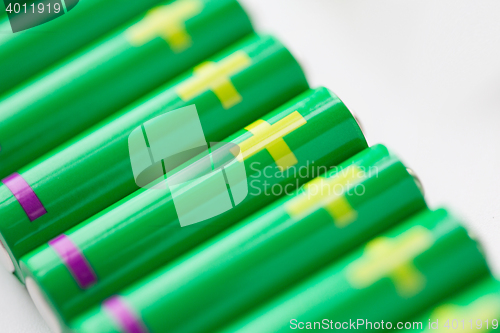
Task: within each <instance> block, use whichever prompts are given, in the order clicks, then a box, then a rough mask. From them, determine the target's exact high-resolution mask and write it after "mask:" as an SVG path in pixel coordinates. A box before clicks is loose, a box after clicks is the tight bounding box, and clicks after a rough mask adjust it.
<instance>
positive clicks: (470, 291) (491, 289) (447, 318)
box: [408, 277, 500, 333]
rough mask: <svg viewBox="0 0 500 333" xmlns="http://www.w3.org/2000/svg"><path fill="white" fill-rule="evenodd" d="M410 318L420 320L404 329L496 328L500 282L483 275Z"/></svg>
mask: <svg viewBox="0 0 500 333" xmlns="http://www.w3.org/2000/svg"><path fill="white" fill-rule="evenodd" d="M429 320H430V321H431V324H432V329H431V330H430V329H429ZM411 321H412V322H421V323H422V326H421V327H418V328H415V329H411V330H408V331H409V332H412V333H416V332H424V331H426V332H429V331H439V332H445V331H448V332H453V331H458V332H471V331H473V332H474V331H476V332H497V331H498V329H499V328H500V283H499V282H498V281H496V280H494V279H493V278H492V277H487V278H485V279H484V280H482V281H480V282H478V283H476V284H474V285H472V286H470V287H469V288H467V289H464V290H463V291H462V292H461V293H459V294H458V295H456V296H454V297H451V298H448V299H446V300H445V301H444V302H441V303H440V304H438V305H436V306H434V307H433V308H432V309H430V310H428V311H426V313H425V314H423V315H422V316H417V317H415V318H413V319H412V320H411ZM495 327H496V328H495Z"/></svg>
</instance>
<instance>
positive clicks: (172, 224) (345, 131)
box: [21, 88, 423, 322]
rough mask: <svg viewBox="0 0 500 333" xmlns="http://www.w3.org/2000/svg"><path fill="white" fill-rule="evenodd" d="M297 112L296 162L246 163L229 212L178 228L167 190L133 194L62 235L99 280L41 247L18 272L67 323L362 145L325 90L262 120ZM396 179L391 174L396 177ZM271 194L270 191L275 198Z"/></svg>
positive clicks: (291, 140) (239, 136)
mask: <svg viewBox="0 0 500 333" xmlns="http://www.w3.org/2000/svg"><path fill="white" fill-rule="evenodd" d="M296 112H298V113H300V115H301V117H303V118H304V119H305V120H306V123H305V124H304V125H302V126H300V127H298V128H296V129H295V130H293V131H291V132H289V133H288V134H286V135H285V136H284V137H283V140H285V142H286V143H287V145H288V146H289V148H290V150H291V151H292V152H294V154H295V156H296V158H297V164H295V165H294V166H292V167H291V168H289V169H287V170H284V171H280V169H279V168H278V167H277V165H276V163H275V161H274V160H273V159H272V157H271V155H270V154H269V152H268V151H267V150H265V149H264V150H261V151H260V152H258V153H257V154H255V155H253V156H251V157H249V158H247V159H245V160H244V163H245V168H246V173H247V179H246V180H245V182H246V183H247V184H249V194H248V196H247V197H246V198H245V199H244V200H243V201H242V202H241V203H240V204H238V205H237V206H235V207H234V208H232V209H231V210H229V211H227V212H225V213H223V214H221V215H218V216H215V217H213V218H210V219H208V220H206V221H202V222H199V223H197V224H194V225H190V226H185V227H181V226H180V224H179V220H178V218H177V213H176V207H175V206H174V203H173V201H172V197H171V195H170V194H169V191H168V190H157V189H152V190H146V191H137V192H136V193H134V194H132V195H131V196H129V197H128V198H126V199H124V200H122V201H121V202H119V203H118V204H116V205H114V206H113V207H112V208H110V209H108V210H107V211H106V212H105V213H103V214H99V215H98V216H96V217H93V218H91V219H89V220H88V221H86V222H84V223H83V224H80V225H78V226H77V227H75V228H73V229H71V230H69V231H68V232H66V233H65V234H66V235H68V236H69V237H70V238H71V239H72V240H73V242H74V243H75V244H76V245H77V246H78V247H79V248H80V249H81V251H82V253H83V254H84V255H85V257H86V258H87V261H88V262H89V264H90V265H91V266H92V267H93V269H94V271H95V273H96V275H97V276H98V282H97V283H96V284H95V285H93V286H91V287H90V288H89V289H87V290H82V289H81V288H80V287H79V286H78V284H77V283H76V282H75V280H74V279H73V277H72V275H71V274H70V272H69V271H68V269H67V268H66V266H65V265H64V264H63V263H62V262H61V259H60V258H59V257H58V255H57V254H56V253H55V252H54V250H53V249H52V248H50V247H49V246H48V245H44V246H42V247H40V248H39V249H37V250H35V251H34V252H32V253H30V254H28V255H27V256H25V257H24V258H23V259H22V261H21V266H22V269H23V273H25V276H30V277H32V278H33V279H34V280H35V281H36V282H37V283H38V285H39V286H40V287H41V288H42V290H43V291H44V293H45V294H46V295H47V297H48V299H49V302H50V303H51V305H52V306H53V308H54V311H55V312H57V313H58V314H59V315H60V316H61V317H62V318H63V319H65V320H66V321H67V322H68V321H69V320H70V319H72V318H73V317H74V316H75V315H77V314H79V313H82V312H84V311H85V310H86V309H88V308H89V307H91V306H92V305H95V304H97V303H98V302H100V301H102V300H104V299H105V298H107V297H109V296H111V295H113V294H114V293H116V292H118V291H119V290H120V289H122V288H124V287H126V286H127V285H129V284H131V283H132V282H134V281H135V280H137V279H139V278H142V277H144V276H145V275H147V274H148V273H151V272H153V271H154V270H156V269H157V268H159V267H161V266H163V265H165V264H166V263H168V262H169V261H171V260H172V259H175V258H176V257H178V256H179V255H181V254H183V253H185V252H186V251H188V250H190V249H192V248H194V247H196V246H197V245H199V244H200V243H202V242H203V241H205V240H207V239H208V238H209V237H211V236H213V235H215V234H216V233H218V232H219V231H221V230H223V229H225V228H227V227H228V226H230V225H232V224H234V223H235V222H237V221H238V220H240V219H242V218H244V217H246V216H248V215H249V214H250V213H252V212H254V211H256V210H258V209H260V208H262V207H263V206H265V205H266V204H268V203H270V202H272V201H274V200H275V199H277V198H278V197H279V196H283V195H284V192H281V194H279V193H278V192H277V189H278V188H279V189H283V188H285V189H287V191H289V192H288V194H292V193H293V190H294V189H295V188H296V186H297V185H301V184H303V183H304V182H306V181H308V180H309V179H311V178H312V177H314V174H315V173H317V172H321V171H322V170H323V171H324V170H327V169H329V168H330V167H331V166H334V165H337V164H338V163H340V162H341V161H343V160H345V159H346V158H348V157H349V156H352V155H354V154H356V153H357V152H359V151H361V150H362V149H363V148H365V147H366V141H365V139H364V137H363V134H362V133H361V130H360V129H359V126H358V124H357V123H356V120H355V119H354V118H353V116H352V115H351V113H350V112H349V111H348V110H347V108H346V107H345V106H344V104H343V103H342V102H341V101H340V100H339V99H338V97H337V96H335V95H334V94H333V93H331V92H330V91H328V90H327V89H325V88H318V89H315V90H309V91H307V92H305V93H303V94H301V95H299V96H297V98H295V99H293V100H291V101H289V102H288V103H286V104H285V105H283V106H281V107H279V108H278V109H276V110H275V111H273V112H271V113H270V114H268V115H266V116H265V117H264V118H262V119H263V120H264V121H266V122H267V123H269V124H271V125H272V124H276V123H277V122H279V121H280V120H282V119H287V117H290V115H295V114H296ZM251 137H252V134H251V133H250V132H249V131H247V130H241V131H239V132H237V133H236V134H234V135H232V136H231V137H229V138H228V139H227V140H225V141H227V142H232V143H235V144H241V143H242V142H244V141H245V140H247V139H248V138H251ZM384 153H386V152H385V150H384ZM238 163H240V162H238ZM228 168H231V167H228ZM403 169H404V168H403ZM299 170H300V173H299ZM318 170H319V171H318ZM226 172H227V173H228V174H230V173H231V170H230V169H229V170H227V168H226ZM400 176H401V175H400V174H398V173H395V177H396V178H397V177H400ZM406 176H407V178H408V177H409V176H408V175H407V174H406ZM401 177H403V178H404V176H401ZM215 180H216V178H215V177H209V178H207V179H205V180H203V182H204V183H205V184H204V188H203V189H206V190H207V191H208V190H209V189H210V188H214V187H215V186H214V181H215ZM205 187H206V188H205ZM406 187H408V188H410V193H409V194H408V196H407V198H410V197H412V198H413V200H414V201H415V202H414V206H416V207H418V206H419V204H420V206H423V199H421V198H420V201H419V199H418V197H419V196H418V195H417V194H416V193H415V191H413V192H411V190H412V188H411V184H406ZM186 188H187V191H186V195H187V196H192V195H194V193H192V192H193V191H198V190H200V188H199V187H194V186H191V184H189V185H186ZM271 188H274V194H273V193H272V192H271ZM405 200H406V199H405ZM405 200H401V202H406V201H405ZM407 204H408V203H407ZM403 206H404V205H401V207H400V209H401V210H403V208H402V207H403ZM409 206H410V205H409V204H408V207H406V206H405V208H408V209H407V210H408V211H411V209H415V207H411V208H410V207H409ZM395 211H397V210H395ZM391 212H392V211H391ZM399 213H402V212H399ZM403 214H407V212H404V213H403ZM388 215H390V214H388Z"/></svg>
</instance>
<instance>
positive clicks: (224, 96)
mask: <svg viewBox="0 0 500 333" xmlns="http://www.w3.org/2000/svg"><path fill="white" fill-rule="evenodd" d="M251 63H252V60H251V59H250V57H249V56H248V55H247V54H246V53H245V52H243V51H237V52H235V53H233V54H232V55H230V56H228V57H226V58H224V59H222V60H221V61H219V62H217V63H215V62H212V61H206V62H204V63H202V64H201V65H198V66H196V67H195V68H194V73H193V77H191V78H190V79H188V80H186V81H185V82H183V83H181V84H179V85H178V87H177V89H176V92H177V94H178V95H179V97H180V98H181V99H182V100H184V101H187V100H189V99H192V98H194V97H196V96H199V95H201V94H202V93H204V92H205V91H208V90H212V91H213V92H214V94H215V95H216V96H217V98H218V99H219V100H220V102H221V103H222V106H223V107H224V109H229V108H231V107H232V106H234V105H236V104H238V103H239V102H241V101H242V97H241V95H240V94H239V93H238V91H237V90H236V88H235V87H234V86H233V84H232V83H231V80H230V78H229V77H230V76H232V75H234V74H236V73H238V72H240V71H241V70H243V69H245V68H247V67H248V66H250V64H251Z"/></svg>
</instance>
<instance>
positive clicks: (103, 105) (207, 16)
mask: <svg viewBox="0 0 500 333" xmlns="http://www.w3.org/2000/svg"><path fill="white" fill-rule="evenodd" d="M168 2H170V1H168ZM251 32H252V26H251V24H250V21H249V19H248V17H247V15H246V13H245V12H244V10H243V9H242V8H241V6H240V5H239V4H238V2H237V1H236V0H178V1H174V2H172V3H170V4H167V3H165V4H164V5H162V6H158V7H156V8H154V9H152V10H150V11H149V12H148V13H147V14H146V15H145V16H142V17H140V19H138V20H137V21H134V22H133V23H132V24H131V25H129V26H127V27H125V28H123V29H119V31H117V32H114V33H112V34H111V35H110V36H109V37H107V38H105V39H104V40H102V41H100V42H98V43H97V44H95V45H93V46H91V47H90V48H89V49H86V50H83V51H82V52H81V53H79V54H77V55H75V56H74V57H72V58H70V59H68V60H67V61H65V62H64V63H62V64H60V65H58V66H56V67H55V68H53V69H51V70H50V71H47V72H46V73H44V74H43V75H41V76H39V77H36V78H33V80H30V81H28V82H26V84H24V85H22V86H20V87H19V89H17V90H13V91H12V92H11V93H10V94H7V95H5V97H4V98H3V100H1V101H0V110H1V111H0V146H1V150H0V177H5V176H7V175H8V174H10V173H12V172H14V171H17V170H18V169H19V168H21V167H23V166H24V165H26V164H28V163H30V162H32V161H33V160H34V159H36V158H38V157H40V156H42V155H43V154H44V153H47V152H48V151H50V150H51V149H52V148H54V147H56V146H58V145H60V144H62V143H63V142H65V141H66V140H68V139H70V138H71V137H73V136H75V135H76V134H78V133H80V132H82V131H83V130H85V129H87V128H88V127H90V126H92V125H94V124H96V123H97V122H99V121H101V120H102V119H104V118H106V117H107V116H109V115H111V114H112V113H114V112H116V111H118V110H120V109H121V108H123V107H125V106H127V105H128V104H130V103H131V102H133V101H135V100H136V99H138V98H140V97H142V96H144V95H145V94H146V93H148V92H150V91H152V90H154V89H156V88H158V87H159V86H160V85H162V84H164V83H166V82H168V81H169V80H170V79H172V78H174V77H175V76H176V75H179V74H181V73H182V72H183V71H185V70H187V69H189V68H190V67H192V66H194V65H196V64H197V63H199V62H200V61H203V60H204V59H206V58H207V57H209V56H212V55H213V54H214V53H215V52H217V51H220V50H222V49H223V48H224V47H227V46H229V45H230V44H232V43H233V42H236V41H237V40H239V39H241V38H242V37H244V36H246V35H248V34H249V33H251ZM0 47H1V46H0ZM205 72H207V71H205ZM62 124H64V126H61V125H62Z"/></svg>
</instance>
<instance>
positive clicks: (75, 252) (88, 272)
mask: <svg viewBox="0 0 500 333" xmlns="http://www.w3.org/2000/svg"><path fill="white" fill-rule="evenodd" d="M49 245H50V247H52V248H53V249H54V251H56V252H57V254H58V255H59V257H61V259H62V261H63V262H64V264H65V265H66V267H67V268H68V270H69V271H70V272H71V275H73V277H74V278H75V280H76V282H77V283H78V285H79V286H80V287H81V288H83V289H87V288H89V287H90V286H91V285H93V284H94V283H96V282H97V276H96V275H95V273H94V270H93V269H92V267H90V264H89V263H88V261H87V259H86V258H85V257H84V255H83V253H82V252H81V251H80V249H79V248H78V247H76V245H75V244H74V243H73V242H72V241H71V239H70V238H69V237H68V236H66V235H61V236H59V237H57V238H54V239H53V240H51V241H50V242H49Z"/></svg>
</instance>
